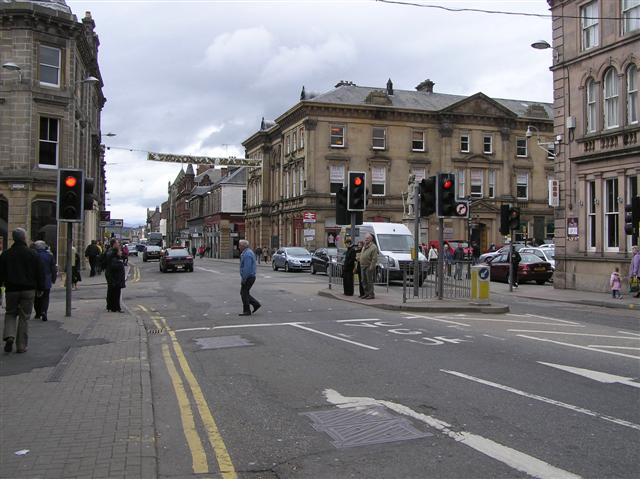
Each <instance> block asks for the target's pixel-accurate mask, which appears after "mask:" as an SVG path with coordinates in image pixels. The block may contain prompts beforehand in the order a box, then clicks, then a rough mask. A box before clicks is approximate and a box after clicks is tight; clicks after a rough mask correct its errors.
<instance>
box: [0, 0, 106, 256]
mask: <svg viewBox="0 0 640 479" xmlns="http://www.w3.org/2000/svg"><path fill="white" fill-rule="evenodd" d="M99 44H100V42H99V41H98V36H97V34H96V33H95V23H94V21H93V19H92V18H91V14H90V13H89V12H87V13H86V14H85V16H84V18H83V19H82V20H81V21H78V19H77V18H76V16H75V15H73V14H72V12H71V10H70V8H69V7H68V6H67V5H66V4H65V2H64V0H50V1H42V0H41V1H37V2H36V1H9V2H6V1H5V2H2V3H0V52H1V53H0V62H1V63H2V68H1V69H0V237H1V238H0V241H2V242H3V245H4V247H5V248H6V247H7V246H8V244H7V242H8V241H7V240H8V236H9V235H10V232H11V230H13V229H14V228H16V227H24V228H25V229H26V230H27V234H28V238H29V239H30V240H36V239H45V241H47V243H48V244H49V245H50V246H51V248H52V250H53V251H54V252H56V254H57V255H58V263H59V264H64V254H65V251H64V248H65V246H66V228H60V229H58V227H57V221H56V191H57V174H58V169H59V168H80V169H83V170H84V172H85V175H86V176H87V177H92V178H94V179H95V197H96V201H95V202H94V204H93V205H91V209H90V210H89V211H86V212H85V221H84V223H83V224H76V225H74V233H73V236H74V243H75V244H76V246H77V247H78V250H79V251H81V250H82V249H83V248H84V245H85V244H86V243H87V242H89V241H90V240H91V239H96V238H98V237H99V228H98V211H99V210H101V209H104V208H103V205H104V191H105V183H106V179H105V171H104V149H103V146H102V145H101V136H100V115H101V110H102V108H103V106H104V103H105V98H104V96H103V94H102V81H101V79H100V78H101V76H100V68H99V66H98V46H99Z"/></svg>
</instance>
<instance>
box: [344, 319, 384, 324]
mask: <svg viewBox="0 0 640 479" xmlns="http://www.w3.org/2000/svg"><path fill="white" fill-rule="evenodd" d="M352 321H380V319H378V318H364V319H336V323H350V322H352Z"/></svg>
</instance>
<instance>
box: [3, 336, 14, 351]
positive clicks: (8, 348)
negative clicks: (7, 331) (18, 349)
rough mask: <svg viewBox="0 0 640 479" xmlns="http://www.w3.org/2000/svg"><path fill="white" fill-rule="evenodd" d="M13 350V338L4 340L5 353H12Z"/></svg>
mask: <svg viewBox="0 0 640 479" xmlns="http://www.w3.org/2000/svg"><path fill="white" fill-rule="evenodd" d="M12 350H13V338H7V339H5V340H4V352H5V353H10V352H11V351H12Z"/></svg>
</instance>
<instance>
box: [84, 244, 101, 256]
mask: <svg viewBox="0 0 640 479" xmlns="http://www.w3.org/2000/svg"><path fill="white" fill-rule="evenodd" d="M99 254H100V249H99V248H98V245H96V244H93V243H91V244H90V245H89V246H87V249H85V250H84V255H85V257H87V258H95V257H96V256H98V255H99Z"/></svg>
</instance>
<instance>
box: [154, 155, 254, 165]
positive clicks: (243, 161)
mask: <svg viewBox="0 0 640 479" xmlns="http://www.w3.org/2000/svg"><path fill="white" fill-rule="evenodd" d="M147 160H149V161H163V162H166V163H191V164H194V165H216V166H254V167H260V166H262V160H250V159H248V158H236V157H235V156H230V157H229V158H218V157H212V156H191V155H173V154H171V153H153V152H149V154H148V155H147Z"/></svg>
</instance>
